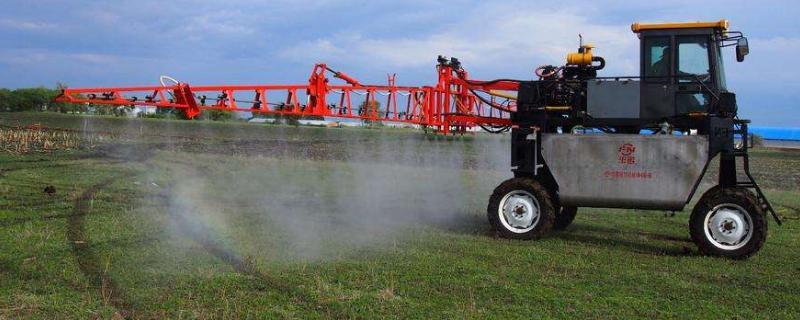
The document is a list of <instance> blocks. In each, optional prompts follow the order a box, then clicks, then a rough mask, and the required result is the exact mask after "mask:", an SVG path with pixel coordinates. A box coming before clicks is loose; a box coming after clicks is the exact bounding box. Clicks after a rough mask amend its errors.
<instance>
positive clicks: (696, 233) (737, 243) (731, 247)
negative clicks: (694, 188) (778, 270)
mask: <svg viewBox="0 0 800 320" xmlns="http://www.w3.org/2000/svg"><path fill="white" fill-rule="evenodd" d="M689 233H690V234H691V236H692V240H693V241H694V243H695V244H697V247H698V248H699V249H700V252H702V253H703V254H707V255H713V256H721V257H728V258H735V259H745V258H748V257H750V256H752V255H753V254H755V253H756V252H758V250H760V249H761V247H762V246H763V245H764V241H766V239H767V220H766V219H765V218H764V213H763V212H762V210H761V207H760V206H759V205H758V200H757V199H756V197H755V196H754V195H753V193H752V192H750V191H748V190H747V189H743V188H718V187H715V188H712V189H710V190H709V191H708V192H706V194H704V195H703V196H702V197H701V198H700V200H699V201H698V202H697V205H695V207H694V210H692V215H691V217H690V218H689Z"/></svg>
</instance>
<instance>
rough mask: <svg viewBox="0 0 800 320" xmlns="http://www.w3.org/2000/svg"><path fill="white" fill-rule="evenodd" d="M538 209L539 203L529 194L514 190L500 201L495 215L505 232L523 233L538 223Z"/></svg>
mask: <svg viewBox="0 0 800 320" xmlns="http://www.w3.org/2000/svg"><path fill="white" fill-rule="evenodd" d="M539 208H540V207H539V201H537V200H536V197H534V196H533V195H532V194H531V193H530V192H527V191H524V190H514V191H511V192H509V193H507V194H506V195H505V196H504V197H503V199H501V200H500V207H499V208H497V214H498V217H499V218H500V223H502V224H503V227H505V228H506V230H508V231H511V232H514V233H525V232H528V231H531V230H532V229H533V228H534V227H536V224H538V223H539V216H540V215H539Z"/></svg>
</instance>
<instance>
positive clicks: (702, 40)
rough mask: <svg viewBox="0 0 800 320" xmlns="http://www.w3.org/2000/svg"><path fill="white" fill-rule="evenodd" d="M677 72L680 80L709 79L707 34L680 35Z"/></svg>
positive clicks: (678, 39)
mask: <svg viewBox="0 0 800 320" xmlns="http://www.w3.org/2000/svg"><path fill="white" fill-rule="evenodd" d="M677 43H678V57H677V59H676V60H677V72H676V73H675V74H676V75H677V77H678V80H679V81H680V82H694V81H697V80H700V81H709V80H710V79H711V77H710V75H711V70H710V68H709V52H708V37H707V36H679V37H678V38H677Z"/></svg>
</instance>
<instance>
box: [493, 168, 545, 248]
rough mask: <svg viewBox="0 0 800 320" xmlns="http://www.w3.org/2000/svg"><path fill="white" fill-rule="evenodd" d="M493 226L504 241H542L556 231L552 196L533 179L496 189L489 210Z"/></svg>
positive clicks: (515, 181)
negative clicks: (546, 235)
mask: <svg viewBox="0 0 800 320" xmlns="http://www.w3.org/2000/svg"><path fill="white" fill-rule="evenodd" d="M487 215H488V217H489V223H490V224H491V225H492V227H493V228H494V229H495V230H496V231H497V233H498V234H499V235H500V236H501V237H504V238H511V239H523V240H530V239H538V238H539V237H541V236H542V235H544V234H545V233H547V232H548V231H550V229H552V228H553V223H554V221H555V216H556V215H555V209H554V207H553V201H552V200H551V199H550V193H549V192H547V190H546V189H545V188H544V186H542V184H541V183H539V182H537V181H536V180H533V179H527V178H514V179H509V180H506V181H505V182H503V183H501V184H500V185H499V186H498V187H497V188H495V190H494V192H493V193H492V196H491V197H490V198H489V207H488V208H487Z"/></svg>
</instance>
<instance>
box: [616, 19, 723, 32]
mask: <svg viewBox="0 0 800 320" xmlns="http://www.w3.org/2000/svg"><path fill="white" fill-rule="evenodd" d="M699 28H714V29H719V30H721V31H727V30H728V20H727V19H722V20H719V21H707V22H700V21H698V22H667V23H639V22H636V23H634V24H632V25H631V30H632V31H633V32H634V33H639V32H642V31H647V30H669V29H699Z"/></svg>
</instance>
